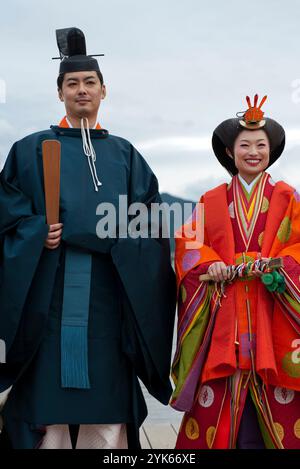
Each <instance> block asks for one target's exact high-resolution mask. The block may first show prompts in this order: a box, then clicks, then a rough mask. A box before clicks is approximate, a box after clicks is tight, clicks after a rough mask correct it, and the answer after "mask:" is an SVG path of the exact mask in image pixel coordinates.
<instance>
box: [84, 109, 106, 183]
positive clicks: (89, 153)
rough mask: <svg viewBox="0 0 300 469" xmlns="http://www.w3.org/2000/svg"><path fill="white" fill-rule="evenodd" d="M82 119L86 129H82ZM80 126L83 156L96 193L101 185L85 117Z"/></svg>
mask: <svg viewBox="0 0 300 469" xmlns="http://www.w3.org/2000/svg"><path fill="white" fill-rule="evenodd" d="M84 119H85V121H86V129H85V128H84ZM80 124H81V136H82V145H83V151H84V154H85V155H86V156H87V159H88V163H89V167H90V171H91V175H92V179H93V183H94V187H95V191H97V192H98V187H99V186H102V183H101V182H100V181H99V179H98V175H97V169H96V165H95V161H96V152H95V149H94V147H93V144H92V140H91V136H90V128H89V121H88V119H87V118H86V117H83V118H82V119H81V121H80Z"/></svg>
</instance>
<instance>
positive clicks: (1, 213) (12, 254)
mask: <svg viewBox="0 0 300 469" xmlns="http://www.w3.org/2000/svg"><path fill="white" fill-rule="evenodd" d="M57 40H58V46H59V50H60V55H61V59H62V60H61V64H60V73H59V77H58V93H59V98H60V100H61V101H63V102H64V104H65V108H66V116H65V117H64V118H63V120H62V121H61V122H60V124H59V125H58V126H52V127H51V130H46V131H42V132H38V133H35V134H33V135H29V136H28V137H25V138H24V139H22V140H20V141H19V142H16V143H15V144H14V146H13V148H12V150H11V152H10V154H9V156H8V158H7V161H6V164H5V167H4V169H3V171H2V173H1V184H0V220H1V221H0V236H1V238H0V239H1V245H2V246H1V247H2V256H1V283H0V305H1V310H0V338H1V339H2V340H4V341H5V343H6V348H7V357H6V363H5V364H2V365H1V367H0V392H1V391H3V390H5V389H7V388H8V387H9V386H11V385H13V388H12V391H11V392H10V394H9V397H8V400H7V402H6V404H5V407H4V410H3V419H4V432H3V439H4V438H5V439H6V441H7V439H9V440H10V444H11V445H12V447H13V448H38V447H39V448H71V447H73V448H75V447H77V448H126V447H131V448H135V447H139V439H138V428H139V426H140V425H141V424H142V422H143V420H144V419H145V417H146V414H147V409H146V405H145V402H144V399H143V395H142V392H141V389H140V385H139V382H138V379H137V377H139V378H140V379H141V380H142V381H143V382H144V384H145V386H146V387H147V388H148V390H149V392H150V393H151V394H152V395H153V396H155V397H156V398H157V399H158V400H160V401H161V402H163V403H164V404H167V403H168V400H169V397H170V393H171V385H170V382H169V364H170V356H171V344H172V331H173V320H174V311H175V282H174V276H173V270H172V268H171V265H170V260H169V243H168V240H166V239H161V237H159V236H158V237H157V238H156V239H153V238H149V237H146V236H145V237H141V236H140V237H138V236H136V237H129V236H128V235H127V236H124V227H123V226H121V225H122V223H121V224H117V226H113V227H111V225H110V228H109V230H110V235H108V236H106V237H105V236H102V237H101V236H100V237H99V236H98V235H97V234H96V231H97V232H98V234H99V230H98V229H96V227H97V225H98V223H99V220H100V221H101V217H99V213H101V214H103V212H102V211H101V210H99V206H100V204H103V203H105V204H109V203H110V204H111V206H112V207H113V208H114V209H115V214H116V220H119V215H120V207H119V205H118V199H119V195H123V196H126V197H127V198H128V206H129V205H131V204H132V203H135V202H141V203H144V204H145V206H146V207H150V204H151V203H153V202H159V201H160V196H159V193H158V185H157V180H156V178H155V176H154V175H153V173H152V171H151V169H150V168H149V166H148V165H147V163H146V162H145V161H144V159H143V158H142V157H141V155H140V154H139V153H138V152H137V151H136V150H135V148H134V147H133V146H132V145H131V144H130V143H129V142H128V141H126V140H124V139H122V138H119V137H115V136H111V135H109V133H108V132H107V131H106V130H104V129H102V128H101V127H100V125H99V123H98V122H97V113H98V109H99V106H100V103H101V100H102V99H104V98H105V94H106V89H105V85H104V83H103V77H102V74H101V72H100V70H99V66H98V62H97V60H96V59H94V58H93V57H91V56H88V55H86V47H85V38H84V35H83V33H82V32H81V31H80V30H78V29H77V28H69V29H63V30H58V31H57ZM44 140H58V141H59V142H60V144H61V163H60V164H61V170H60V186H61V190H60V220H59V222H60V223H55V224H53V225H51V226H50V227H49V226H48V225H47V224H46V221H45V202H44V200H45V195H44V189H43V177H42V174H43V168H42V157H41V152H42V149H41V148H42V142H43V141H44ZM106 206H107V205H106ZM102 221H103V219H102ZM121 230H122V233H123V234H122V236H121V234H120V233H121ZM100 231H101V230H100ZM158 231H159V230H158ZM144 234H145V233H144ZM146 234H147V233H146Z"/></svg>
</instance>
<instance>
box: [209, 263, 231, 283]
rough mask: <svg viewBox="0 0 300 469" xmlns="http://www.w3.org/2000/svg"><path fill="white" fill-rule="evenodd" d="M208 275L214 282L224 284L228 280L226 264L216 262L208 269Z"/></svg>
mask: <svg viewBox="0 0 300 469" xmlns="http://www.w3.org/2000/svg"><path fill="white" fill-rule="evenodd" d="M207 273H208V274H209V275H210V276H211V279H212V280H213V281H214V282H223V281H225V280H227V278H228V275H227V267H226V264H225V263H224V262H214V263H213V264H211V265H210V266H209V267H208V269H207Z"/></svg>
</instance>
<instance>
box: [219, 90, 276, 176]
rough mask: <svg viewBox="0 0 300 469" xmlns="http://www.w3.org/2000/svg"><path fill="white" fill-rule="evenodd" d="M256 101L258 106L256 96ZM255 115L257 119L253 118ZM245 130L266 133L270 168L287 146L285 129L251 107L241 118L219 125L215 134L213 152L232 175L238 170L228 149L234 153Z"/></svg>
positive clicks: (257, 109) (228, 120)
mask: <svg viewBox="0 0 300 469" xmlns="http://www.w3.org/2000/svg"><path fill="white" fill-rule="evenodd" d="M248 99H249V98H248V97H247V102H248ZM254 101H255V104H256V103H257V98H256V96H255V100H254ZM250 111H251V112H250ZM253 111H254V113H253ZM258 111H259V112H258ZM248 112H250V116H251V118H252V120H249V114H247V113H248ZM253 114H254V116H255V118H253ZM245 129H248V130H257V129H262V130H264V131H265V132H266V134H267V137H268V139H269V142H270V162H269V165H268V167H270V166H271V165H272V164H273V163H275V161H276V160H277V159H278V158H279V157H280V155H281V153H282V152H283V149H284V146H285V131H284V129H283V127H282V126H281V125H280V124H278V122H276V121H275V120H273V119H270V118H269V117H263V112H262V111H260V109H259V108H256V106H255V107H250V106H249V109H248V111H246V112H245V113H243V116H242V117H241V118H240V117H236V118H233V119H227V120H225V121H223V122H222V123H221V124H220V125H218V127H217V128H216V129H215V130H214V132H213V136H212V147H213V151H214V153H215V155H216V157H217V158H218V160H219V162H220V163H221V165H222V166H224V168H225V169H227V171H228V172H229V173H230V174H231V175H235V174H237V173H238V170H237V168H236V167H235V164H234V161H233V159H232V158H230V156H229V155H228V154H227V153H226V148H228V149H229V150H230V151H231V152H232V151H233V146H234V142H235V140H236V138H237V136H238V135H239V133H240V132H242V131H243V130H245Z"/></svg>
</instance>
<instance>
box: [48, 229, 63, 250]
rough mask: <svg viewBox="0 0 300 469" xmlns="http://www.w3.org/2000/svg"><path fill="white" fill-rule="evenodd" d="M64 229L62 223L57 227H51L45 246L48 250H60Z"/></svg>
mask: <svg viewBox="0 0 300 469" xmlns="http://www.w3.org/2000/svg"><path fill="white" fill-rule="evenodd" d="M62 227H63V224H62V223H57V224H56V225H50V228H49V233H48V236H47V239H46V241H45V245H44V246H45V247H46V248H47V249H56V248H58V246H59V244H60V242H61V234H62Z"/></svg>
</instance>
